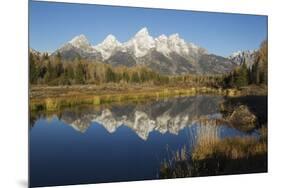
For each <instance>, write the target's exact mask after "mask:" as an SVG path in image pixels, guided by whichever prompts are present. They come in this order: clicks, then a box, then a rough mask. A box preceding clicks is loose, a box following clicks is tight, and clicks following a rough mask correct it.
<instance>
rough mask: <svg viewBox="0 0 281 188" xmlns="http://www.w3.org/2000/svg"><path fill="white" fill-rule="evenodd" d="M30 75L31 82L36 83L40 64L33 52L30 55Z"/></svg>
mask: <svg viewBox="0 0 281 188" xmlns="http://www.w3.org/2000/svg"><path fill="white" fill-rule="evenodd" d="M29 75H30V83H31V84H35V83H36V82H37V80H38V76H39V69H38V65H37V64H36V63H35V59H34V57H33V54H32V53H31V54H30V55H29Z"/></svg>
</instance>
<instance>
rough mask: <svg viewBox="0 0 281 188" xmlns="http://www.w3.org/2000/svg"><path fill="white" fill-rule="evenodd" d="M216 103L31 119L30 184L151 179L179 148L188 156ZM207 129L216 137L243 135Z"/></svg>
mask: <svg viewBox="0 0 281 188" xmlns="http://www.w3.org/2000/svg"><path fill="white" fill-rule="evenodd" d="M222 101H223V98H222V97H214V96H195V97H181V98H172V99H166V100H161V101H153V102H147V103H141V104H123V105H121V104H115V105H111V106H101V107H99V108H90V107H87V106H84V107H82V106H79V107H76V108H72V109H65V110H63V111H61V112H57V113H54V114H47V115H46V114H44V113H37V114H31V127H30V177H31V178H30V184H31V186H50V185H65V184H77V183H100V182H115V181H130V180H147V179H157V178H159V177H158V172H159V168H160V165H161V162H163V160H164V159H167V158H169V157H170V155H171V153H172V152H173V151H177V150H179V149H181V148H182V147H183V146H186V147H187V151H190V150H191V148H192V146H193V145H194V144H195V142H196V138H197V133H198V130H199V129H201V130H205V129H202V128H204V127H205V126H211V125H209V124H212V122H213V121H212V120H214V119H216V118H218V117H220V116H221V114H220V113H219V104H220V102H222ZM202 119H204V120H205V121H200V120H202ZM206 120H210V121H206ZM212 127H215V129H216V131H217V133H218V135H219V137H231V136H237V135H240V136H243V135H244V134H245V133H242V132H240V131H238V130H236V129H233V128H231V127H229V126H227V125H220V126H212ZM201 132H202V131H201Z"/></svg>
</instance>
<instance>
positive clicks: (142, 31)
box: [135, 27, 149, 37]
mask: <svg viewBox="0 0 281 188" xmlns="http://www.w3.org/2000/svg"><path fill="white" fill-rule="evenodd" d="M148 35H149V32H148V29H147V28H146V27H144V28H142V29H140V30H139V31H138V32H137V33H136V34H135V37H136V36H148Z"/></svg>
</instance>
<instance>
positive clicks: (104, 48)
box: [93, 34, 122, 60]
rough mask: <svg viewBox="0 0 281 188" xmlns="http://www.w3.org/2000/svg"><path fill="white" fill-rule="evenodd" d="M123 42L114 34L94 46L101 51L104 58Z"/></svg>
mask: <svg viewBox="0 0 281 188" xmlns="http://www.w3.org/2000/svg"><path fill="white" fill-rule="evenodd" d="M121 45H122V44H121V43H120V42H119V41H118V40H117V39H116V37H115V36H114V35H112V34H110V35H108V36H107V37H106V38H105V39H104V40H103V42H102V43H100V44H98V45H96V46H93V48H94V49H96V50H97V51H98V52H100V53H101V55H102V58H103V59H104V60H105V59H108V58H109V57H110V56H111V55H112V54H113V53H114V52H115V50H116V49H117V48H119V47H121Z"/></svg>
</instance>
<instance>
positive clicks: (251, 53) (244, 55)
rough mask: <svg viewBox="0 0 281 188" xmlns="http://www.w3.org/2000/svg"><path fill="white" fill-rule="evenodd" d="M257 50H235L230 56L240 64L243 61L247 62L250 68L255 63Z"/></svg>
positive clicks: (235, 62)
mask: <svg viewBox="0 0 281 188" xmlns="http://www.w3.org/2000/svg"><path fill="white" fill-rule="evenodd" d="M257 53H258V51H257V50H246V51H238V52H234V53H232V54H231V55H230V56H229V59H230V61H231V62H233V63H234V64H236V65H238V66H240V65H242V64H243V63H246V65H247V67H248V68H251V67H252V66H253V64H254V63H255V60H256V56H257Z"/></svg>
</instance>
